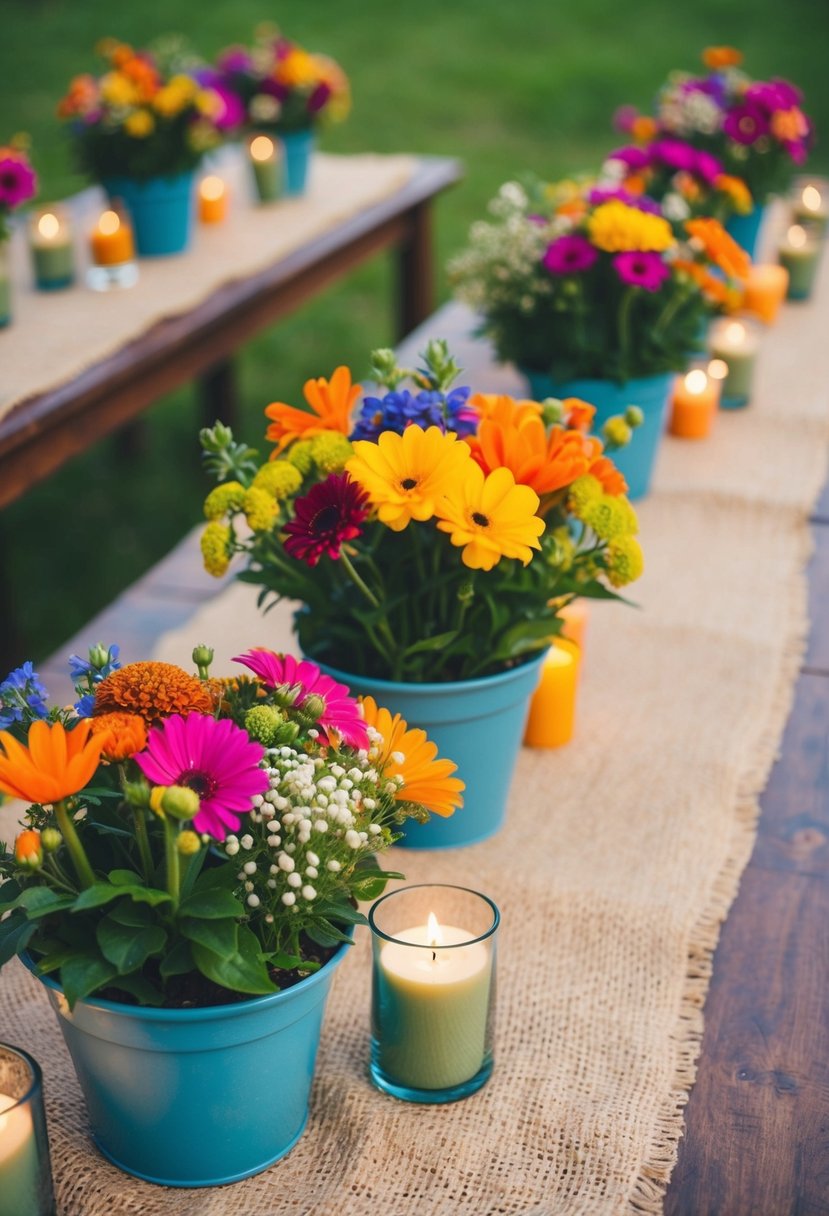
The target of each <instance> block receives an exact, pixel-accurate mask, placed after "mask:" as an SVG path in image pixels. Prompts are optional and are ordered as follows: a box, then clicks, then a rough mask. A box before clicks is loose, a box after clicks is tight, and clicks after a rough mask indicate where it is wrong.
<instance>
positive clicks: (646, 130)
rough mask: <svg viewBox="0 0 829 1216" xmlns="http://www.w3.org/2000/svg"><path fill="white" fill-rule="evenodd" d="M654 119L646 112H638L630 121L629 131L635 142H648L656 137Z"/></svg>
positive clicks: (656, 129) (656, 128)
mask: <svg viewBox="0 0 829 1216" xmlns="http://www.w3.org/2000/svg"><path fill="white" fill-rule="evenodd" d="M657 131H658V127H657V125H656V121H655V119H653V118H650V117H649V116H648V115H647V114H639V115H638V116H637V117H636V118H634V120H633V122H632V123H631V127H630V133H631V135H632V137H633V139H634V140H635V141H636V143H637V144H649V143H650V142H651V140H652V139H655V138H656V133H657Z"/></svg>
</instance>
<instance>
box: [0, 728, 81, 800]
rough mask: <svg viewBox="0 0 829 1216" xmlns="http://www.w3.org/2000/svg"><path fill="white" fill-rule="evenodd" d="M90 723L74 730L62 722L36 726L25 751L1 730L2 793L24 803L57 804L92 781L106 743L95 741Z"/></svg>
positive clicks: (0, 778)
mask: <svg viewBox="0 0 829 1216" xmlns="http://www.w3.org/2000/svg"><path fill="white" fill-rule="evenodd" d="M91 732H92V727H91V724H90V722H89V720H88V719H86V720H84V721H82V722H80V723H79V724H78V725H77V726H76V727H75V728H74V730H66V728H65V727H64V725H63V723H62V722H52V723H48V722H44V721H42V720H40V721H37V722H33V723H32V725H31V726H30V727H29V735H28V738H27V740H26V742H27V744H28V746H26V747H24V745H23V744H22V743H19V742H18V741H17V739H15V737H14V735H12V734H10V733H9V732H8V731H5V730H0V790H2V791H3V793H5V794H10V795H11V797H12V798H22V799H23V801H24V802H38V803H55V802H60V800H61V799H62V798H68V797H69V796H70V794H77V793H78V791H79V790H82V789H83V788H84V786H85V785H88V784H89V782H90V781H91V780H92V776H93V774H94V772H95V770H96V768H97V767H98V762H99V761H100V758H101V751H102V749H103V746H104V743H105V739H101V738H97V739H96V738H93V737H91Z"/></svg>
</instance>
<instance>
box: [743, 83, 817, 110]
mask: <svg viewBox="0 0 829 1216" xmlns="http://www.w3.org/2000/svg"><path fill="white" fill-rule="evenodd" d="M802 100H803V94H802V93H801V91H800V89H798V88H796V87H795V85H793V84H790V83H789V82H788V80H781V79H775V80H769V81H757V82H756V84H752V85H749V87H748V88H747V89H746V92H745V101H746V103H747V104H748V105H751V106H759V107H760V108H761V109H762V110H765V111H766V112H767V113H769V114H773V113H774V111H775V110H791V109H792V107H793V106H799V105H800V103H801V101H802Z"/></svg>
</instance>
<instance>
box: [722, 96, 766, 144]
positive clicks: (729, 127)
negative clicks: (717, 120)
mask: <svg viewBox="0 0 829 1216" xmlns="http://www.w3.org/2000/svg"><path fill="white" fill-rule="evenodd" d="M723 131H725V133H726V135H727V136H728V137H729V139H733V140H734V142H735V143H738V144H745V145H748V144H753V143H756V142H757V140H758V139H760V137H761V136H763V135H768V132H769V120H768V118H767V117H766V115H765V114H764V113H763V111H762V110H761V109H760V107H759V106H757V105H750V104H748V103H746V104H745V105H743V106H735V107H734V109H733V110H729V112H728V113H727V114H726V116H725V121H724V122H723Z"/></svg>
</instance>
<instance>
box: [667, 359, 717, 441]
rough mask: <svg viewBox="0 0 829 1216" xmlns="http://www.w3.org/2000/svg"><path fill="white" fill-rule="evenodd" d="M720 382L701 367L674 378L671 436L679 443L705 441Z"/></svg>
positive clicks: (714, 409) (715, 405)
mask: <svg viewBox="0 0 829 1216" xmlns="http://www.w3.org/2000/svg"><path fill="white" fill-rule="evenodd" d="M720 383H721V382H720V381H719V380H716V379H714V378H712V377H711V376H709V375H708V374H707V373H706V372H704V371H703V370H702V368H701V367H696V368H694V370H693V371H690V372H688V374H687V375H686V376H677V378H676V381H675V383H674V395H673V403H672V409H671V427H670V430H671V434H672V435H676V436H677V437H678V438H679V439H705V437H706V435H708V433H709V432H710V430H711V426H712V424H713V422H714V417H715V415H716V413H717V408H718V406H719V404H720Z"/></svg>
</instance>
